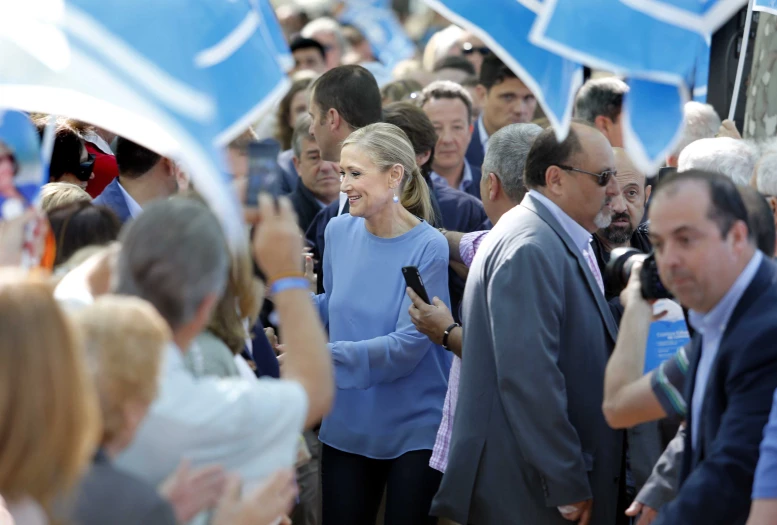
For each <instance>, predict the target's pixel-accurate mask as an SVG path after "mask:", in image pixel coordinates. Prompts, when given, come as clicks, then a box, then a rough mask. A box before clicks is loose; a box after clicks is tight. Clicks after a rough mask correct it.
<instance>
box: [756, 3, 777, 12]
mask: <svg viewBox="0 0 777 525" xmlns="http://www.w3.org/2000/svg"><path fill="white" fill-rule="evenodd" d="M753 11H763V12H764V13H769V14H772V15H777V0H755V2H753Z"/></svg>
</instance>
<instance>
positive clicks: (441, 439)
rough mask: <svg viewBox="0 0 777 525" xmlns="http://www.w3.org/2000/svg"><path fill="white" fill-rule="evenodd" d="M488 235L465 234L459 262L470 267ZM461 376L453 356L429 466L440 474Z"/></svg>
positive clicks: (457, 362) (448, 448)
mask: <svg viewBox="0 0 777 525" xmlns="http://www.w3.org/2000/svg"><path fill="white" fill-rule="evenodd" d="M486 234H488V230H485V231H478V232H472V233H466V234H464V236H462V238H461V241H460V243H459V254H460V255H461V261H462V262H463V263H464V264H465V265H466V266H468V267H469V266H471V265H472V260H473V259H474V258H475V254H476V253H477V251H478V248H480V243H481V242H482V241H483V239H484V238H485V236H486ZM460 375H461V359H459V358H458V357H457V356H453V364H452V365H451V373H450V377H448V392H446V394H445V403H444V404H443V407H442V421H441V422H440V428H439V429H438V430H437V440H436V441H435V442H434V450H432V458H431V459H430V460H429V466H430V467H432V468H433V469H435V470H439V471H440V472H445V467H447V466H448V452H449V451H450V446H451V434H452V433H453V415H454V414H455V413H456V401H458V399H459V377H460Z"/></svg>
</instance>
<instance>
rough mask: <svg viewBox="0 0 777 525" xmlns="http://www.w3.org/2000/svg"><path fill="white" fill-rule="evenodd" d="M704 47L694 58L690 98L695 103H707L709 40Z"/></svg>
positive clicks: (710, 42)
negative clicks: (694, 67)
mask: <svg viewBox="0 0 777 525" xmlns="http://www.w3.org/2000/svg"><path fill="white" fill-rule="evenodd" d="M706 44H707V45H706V47H705V48H704V49H702V50H700V51H699V56H698V57H697V58H696V69H695V70H694V74H693V84H692V85H691V87H692V90H691V98H693V100H694V101H696V102H702V103H704V102H707V85H708V83H709V79H710V46H711V44H712V41H711V40H708V41H707V43H706Z"/></svg>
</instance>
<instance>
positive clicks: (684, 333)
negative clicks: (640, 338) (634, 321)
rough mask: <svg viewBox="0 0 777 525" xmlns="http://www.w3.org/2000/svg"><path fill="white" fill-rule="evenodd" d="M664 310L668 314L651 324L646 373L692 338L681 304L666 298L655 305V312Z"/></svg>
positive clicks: (646, 356)
mask: <svg viewBox="0 0 777 525" xmlns="http://www.w3.org/2000/svg"><path fill="white" fill-rule="evenodd" d="M663 310H667V312H668V313H667V315H666V316H665V317H664V318H663V319H659V320H658V321H654V322H653V323H651V325H650V333H649V334H648V341H647V347H646V348H645V370H644V373H645V374H647V373H648V372H650V371H651V370H655V369H656V368H658V365H660V364H661V363H662V362H664V361H666V360H667V359H669V358H670V357H672V356H673V355H675V354H676V353H677V351H678V350H679V349H680V348H682V347H683V346H685V345H686V344H687V343H688V342H689V341H690V340H691V339H690V336H689V335H688V325H686V324H685V318H684V316H683V310H682V308H680V305H679V304H677V303H676V302H674V301H670V300H666V299H664V300H661V301H658V302H656V304H655V305H654V306H653V311H654V312H660V311H663Z"/></svg>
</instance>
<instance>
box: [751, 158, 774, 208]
mask: <svg viewBox="0 0 777 525" xmlns="http://www.w3.org/2000/svg"><path fill="white" fill-rule="evenodd" d="M755 185H756V188H758V191H759V192H760V193H761V195H768V196H770V197H777V152H775V151H771V152H768V153H766V154H765V155H764V156H763V157H761V158H760V160H759V161H758V164H757V165H756V167H755Z"/></svg>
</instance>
